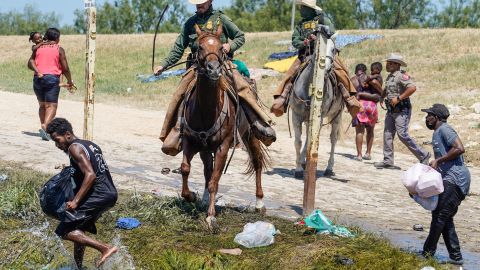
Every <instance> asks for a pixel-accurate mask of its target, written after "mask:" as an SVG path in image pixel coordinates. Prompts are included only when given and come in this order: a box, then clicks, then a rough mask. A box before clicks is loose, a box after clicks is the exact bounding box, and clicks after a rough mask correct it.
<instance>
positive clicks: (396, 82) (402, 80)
mask: <svg viewBox="0 0 480 270" xmlns="http://www.w3.org/2000/svg"><path fill="white" fill-rule="evenodd" d="M411 86H415V84H414V83H413V81H412V78H410V76H409V75H407V73H406V72H405V71H403V70H397V71H395V72H392V73H390V74H388V76H387V80H386V81H385V91H386V92H385V93H386V94H387V98H388V99H393V98H396V97H398V96H399V95H401V94H402V93H403V92H405V90H406V89H407V88H408V87H411Z"/></svg>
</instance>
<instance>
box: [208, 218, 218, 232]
mask: <svg viewBox="0 0 480 270" xmlns="http://www.w3.org/2000/svg"><path fill="white" fill-rule="evenodd" d="M206 221H207V225H208V229H209V230H210V231H211V232H212V233H213V234H217V233H218V232H219V230H220V226H218V223H217V219H216V218H215V217H213V216H208V217H207V219H206Z"/></svg>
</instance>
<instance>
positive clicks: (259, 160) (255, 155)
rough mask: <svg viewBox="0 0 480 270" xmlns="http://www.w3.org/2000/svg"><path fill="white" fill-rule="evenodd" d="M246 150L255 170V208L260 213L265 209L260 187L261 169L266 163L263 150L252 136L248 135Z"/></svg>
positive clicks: (264, 211)
mask: <svg viewBox="0 0 480 270" xmlns="http://www.w3.org/2000/svg"><path fill="white" fill-rule="evenodd" d="M248 150H249V152H250V164H251V166H253V169H254V170H255V183H256V190H255V197H256V203H255V210H256V211H257V212H260V213H261V214H265V213H266V212H267V209H266V207H265V203H263V188H262V171H263V168H264V166H265V163H266V159H265V156H264V155H265V154H264V152H263V151H264V150H263V149H262V146H261V145H260V141H259V140H258V139H257V138H255V137H254V136H250V138H249V140H248Z"/></svg>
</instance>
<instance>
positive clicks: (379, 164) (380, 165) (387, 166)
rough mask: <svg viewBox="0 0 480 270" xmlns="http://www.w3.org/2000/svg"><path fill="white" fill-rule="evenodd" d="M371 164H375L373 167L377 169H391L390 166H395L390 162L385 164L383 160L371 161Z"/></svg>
mask: <svg viewBox="0 0 480 270" xmlns="http://www.w3.org/2000/svg"><path fill="white" fill-rule="evenodd" d="M373 166H375V168H378V169H391V168H394V167H395V166H393V165H391V164H387V163H385V162H383V161H382V162H375V163H373Z"/></svg>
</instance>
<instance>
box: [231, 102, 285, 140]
mask: <svg viewBox="0 0 480 270" xmlns="http://www.w3.org/2000/svg"><path fill="white" fill-rule="evenodd" d="M240 105H241V108H242V110H243V112H244V113H245V116H246V117H247V120H248V123H250V127H251V130H252V132H253V134H254V135H255V137H256V138H257V139H259V140H260V141H261V142H262V143H263V144H264V145H265V146H270V145H271V144H272V143H273V142H275V141H276V140H277V137H276V134H275V130H274V129H273V128H272V127H271V126H270V125H268V124H267V123H265V122H264V121H262V120H261V119H259V117H258V116H257V114H256V113H254V112H253V110H252V109H251V108H250V106H249V105H248V104H247V103H246V102H243V101H240Z"/></svg>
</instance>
